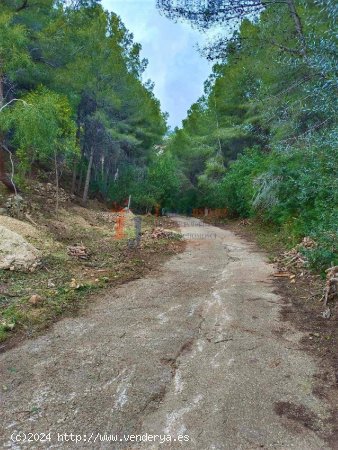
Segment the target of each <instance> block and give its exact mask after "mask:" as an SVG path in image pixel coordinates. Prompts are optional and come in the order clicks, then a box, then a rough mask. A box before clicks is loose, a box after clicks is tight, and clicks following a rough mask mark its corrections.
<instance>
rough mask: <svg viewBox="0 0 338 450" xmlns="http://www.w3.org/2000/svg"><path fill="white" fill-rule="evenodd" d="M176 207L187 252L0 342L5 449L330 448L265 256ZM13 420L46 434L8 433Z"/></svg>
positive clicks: (323, 411)
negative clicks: (15, 340)
mask: <svg viewBox="0 0 338 450" xmlns="http://www.w3.org/2000/svg"><path fill="white" fill-rule="evenodd" d="M178 220H179V222H180V224H181V227H182V231H183V234H185V235H186V237H187V239H188V245H187V249H186V251H185V252H184V253H182V254H180V255H178V256H176V257H174V258H172V259H171V260H170V261H169V262H167V263H166V264H165V265H164V266H163V267H161V268H159V271H158V272H157V273H153V274H152V275H150V276H147V277H146V278H144V279H140V280H136V281H133V282H130V283H128V284H125V285H123V286H121V287H119V288H115V289H113V290H112V291H110V292H109V293H108V294H107V295H106V296H105V297H104V298H101V299H99V300H98V301H95V303H93V304H92V306H91V307H90V308H89V309H88V310H87V311H86V312H85V314H84V315H83V316H82V317H77V318H73V319H66V320H62V321H60V322H59V323H57V324H56V325H55V326H54V327H53V328H52V329H51V330H50V331H49V332H48V333H47V334H46V335H44V336H42V337H39V338H37V339H35V340H30V341H27V342H26V343H24V344H22V345H21V346H19V347H18V348H15V349H12V350H10V351H8V352H6V353H5V354H3V355H1V357H0V365H1V372H0V378H1V391H2V392H1V396H2V399H1V404H2V405H1V419H0V428H2V429H1V432H2V438H1V439H2V443H3V444H4V446H5V448H78V449H82V448H93V449H106V448H113V449H115V448H116V449H127V448H128V449H129V448H132V449H133V448H136V449H158V448H161V449H162V448H163V449H176V448H185V449H200V450H206V449H210V450H211V449H214V450H221V449H224V450H228V449H229V450H237V449H261V448H269V449H270V448H272V449H283V450H287V449H296V450H322V449H327V448H329V447H328V446H327V444H326V443H325V442H324V441H323V440H322V439H321V437H320V436H321V431H323V430H324V429H325V427H326V426H327V425H326V423H328V417H329V411H328V407H327V405H325V403H324V402H323V400H319V399H318V398H316V397H315V396H314V395H313V393H312V387H313V375H314V374H315V373H316V372H317V371H318V367H317V366H316V363H315V361H314V360H312V359H311V357H310V356H309V355H307V354H306V353H304V352H303V351H302V350H301V349H300V347H299V344H298V343H299V339H300V337H301V336H300V335H299V333H297V332H296V331H295V330H293V329H292V328H291V325H287V324H285V323H284V322H281V321H280V320H279V310H280V299H279V298H278V297H277V296H276V295H275V294H274V293H273V286H272V285H271V278H270V277H269V276H270V274H271V272H272V270H273V269H272V267H271V265H269V264H267V262H266V259H265V257H264V255H262V254H261V253H259V252H257V251H255V250H254V249H253V247H252V245H251V244H249V243H248V242H246V241H244V240H241V239H240V238H238V237H236V236H235V235H234V234H233V233H231V232H229V231H225V230H220V229H218V228H215V227H211V226H202V224H201V223H199V222H198V221H197V220H195V219H184V218H181V219H178ZM19 432H25V433H26V437H31V436H30V435H28V433H29V432H34V433H48V432H50V433H51V434H50V435H47V440H46V442H44V443H41V442H40V443H34V442H26V443H24V442H23V438H24V435H22V434H21V435H20V436H21V442H16V443H13V442H12V441H11V435H12V437H14V439H15V437H16V436H17V435H18V433H19ZM58 433H59V435H58ZM64 433H67V434H68V436H67V435H66V437H65V435H64ZM70 433H74V434H76V435H78V436H79V437H78V439H81V442H79V443H77V444H76V443H75V442H72V441H71V440H70ZM92 433H93V435H92ZM105 433H107V436H106V437H105V436H104V435H105ZM146 433H147V435H146ZM98 434H99V435H98ZM133 434H141V435H142V436H143V439H144V440H146V439H148V442H143V443H141V442H137V443H135V442H133V440H135V439H141V438H140V437H138V438H129V442H125V441H124V439H125V438H124V436H126V435H133ZM108 435H112V436H113V438H114V436H115V435H118V442H115V443H112V442H110V443H108V442H107V441H103V439H105V438H107V439H108ZM150 435H161V437H156V436H155V437H154V436H153V437H149V436H150ZM164 435H170V436H171V438H172V439H177V437H178V435H184V436H185V439H189V441H186V442H184V443H179V442H178V441H176V442H174V441H173V440H172V442H167V443H162V444H161V443H160V439H161V440H162V441H163V440H164V438H163V436H164ZM147 436H148V437H147ZM41 437H43V436H42V435H39V436H38V435H36V436H35V437H34V436H33V437H31V438H32V440H35V439H38V440H39V439H41ZM67 437H68V441H67V442H66V439H67ZM94 437H95V438H96V442H94V441H93V439H94ZM19 438H20V437H19ZM49 438H50V440H49ZM74 439H75V438H73V440H74ZM120 439H122V441H121V442H120ZM126 439H127V438H126ZM167 439H169V437H167ZM180 439H183V438H180ZM150 440H152V442H150ZM154 441H155V442H154Z"/></svg>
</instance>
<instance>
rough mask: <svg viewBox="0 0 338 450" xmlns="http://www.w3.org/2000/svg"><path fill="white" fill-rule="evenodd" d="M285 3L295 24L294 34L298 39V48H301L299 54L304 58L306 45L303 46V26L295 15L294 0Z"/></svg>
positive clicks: (287, 0)
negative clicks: (295, 33)
mask: <svg viewBox="0 0 338 450" xmlns="http://www.w3.org/2000/svg"><path fill="white" fill-rule="evenodd" d="M286 3H287V5H288V7H289V11H290V14H291V17H292V19H293V21H294V23H295V28H296V32H297V35H298V38H299V41H300V46H301V54H302V56H306V45H305V37H304V33H303V26H302V22H301V20H300V17H299V15H298V13H297V9H296V6H295V2H294V0H286Z"/></svg>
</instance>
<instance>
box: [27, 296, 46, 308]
mask: <svg viewBox="0 0 338 450" xmlns="http://www.w3.org/2000/svg"><path fill="white" fill-rule="evenodd" d="M43 302H44V299H43V298H42V297H41V295H38V294H34V295H32V296H31V298H30V299H29V303H30V304H31V305H32V306H39V305H41V304H42V303H43Z"/></svg>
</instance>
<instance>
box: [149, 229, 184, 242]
mask: <svg viewBox="0 0 338 450" xmlns="http://www.w3.org/2000/svg"><path fill="white" fill-rule="evenodd" d="M142 236H143V237H150V238H151V239H175V238H176V239H178V238H180V236H181V235H180V234H179V233H176V232H175V231H171V230H165V229H164V228H162V227H155V228H153V229H152V231H144V232H143V233H142Z"/></svg>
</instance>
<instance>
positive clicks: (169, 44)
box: [102, 0, 211, 128]
mask: <svg viewBox="0 0 338 450" xmlns="http://www.w3.org/2000/svg"><path fill="white" fill-rule="evenodd" d="M155 4H156V0H102V5H103V6H104V7H105V8H106V9H108V10H110V11H114V12H115V13H116V14H118V15H119V16H120V17H121V19H122V21H123V23H124V24H125V26H126V27H127V29H128V30H129V31H130V32H132V33H133V34H134V39H135V41H136V42H139V43H140V44H141V45H142V54H141V56H142V58H147V59H148V60H149V64H148V68H147V70H146V72H145V74H144V77H143V78H144V81H146V80H147V79H149V78H150V79H151V80H152V81H153V82H154V83H155V89H154V93H155V96H156V97H157V98H158V99H159V100H160V102H161V108H162V111H165V112H168V113H169V125H170V126H171V127H172V128H174V127H175V126H181V122H182V120H183V119H184V118H185V117H186V115H187V110H188V109H189V108H190V106H191V105H192V104H193V103H194V102H196V100H197V99H198V98H199V97H200V96H201V95H202V94H203V83H204V81H205V80H206V79H207V78H208V75H209V74H210V72H211V66H210V63H208V62H207V61H206V60H205V59H204V58H202V57H201V56H200V55H199V53H198V50H197V48H196V44H197V43H202V42H203V41H204V36H203V34H202V33H201V32H199V31H197V30H195V29H193V28H191V26H190V25H189V24H188V23H174V22H172V21H170V20H169V19H167V18H165V17H163V16H161V15H160V13H159V11H158V10H157V9H156V5H155Z"/></svg>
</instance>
